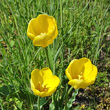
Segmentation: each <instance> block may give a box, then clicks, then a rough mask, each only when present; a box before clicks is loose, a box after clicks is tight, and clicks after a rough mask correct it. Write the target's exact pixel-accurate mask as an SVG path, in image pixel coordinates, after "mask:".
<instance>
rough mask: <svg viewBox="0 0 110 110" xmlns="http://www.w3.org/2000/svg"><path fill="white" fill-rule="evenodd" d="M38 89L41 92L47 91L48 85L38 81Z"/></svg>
mask: <svg viewBox="0 0 110 110" xmlns="http://www.w3.org/2000/svg"><path fill="white" fill-rule="evenodd" d="M36 89H37V90H39V91H40V92H44V91H45V92H46V91H47V88H46V85H44V84H41V82H39V83H38V85H37V87H36Z"/></svg>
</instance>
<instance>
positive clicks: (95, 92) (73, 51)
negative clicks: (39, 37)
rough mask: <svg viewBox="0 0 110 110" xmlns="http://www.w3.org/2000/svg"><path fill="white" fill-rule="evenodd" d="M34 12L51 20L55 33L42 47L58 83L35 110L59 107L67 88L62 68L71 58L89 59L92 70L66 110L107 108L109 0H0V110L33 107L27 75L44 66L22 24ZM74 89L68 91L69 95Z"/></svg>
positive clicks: (109, 107) (109, 105)
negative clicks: (89, 81) (92, 74)
mask: <svg viewBox="0 0 110 110" xmlns="http://www.w3.org/2000/svg"><path fill="white" fill-rule="evenodd" d="M39 14H48V15H50V16H53V17H54V18H55V19H56V21H57V27H58V36H57V38H56V39H55V40H54V42H53V43H52V44H51V45H49V46H48V50H49V52H50V53H51V54H49V55H50V56H49V57H51V58H52V59H51V60H52V61H53V63H52V64H53V72H54V74H55V75H57V76H58V77H59V78H60V85H59V86H58V87H57V90H56V91H55V93H54V98H55V103H54V104H55V108H52V107H53V105H52V96H49V97H44V98H40V108H41V110H54V109H55V110H63V109H64V107H65V101H66V94H67V92H68V89H69V88H70V87H71V86H70V85H68V79H67V77H66V75H65V69H66V68H67V66H68V65H69V63H70V61H71V60H73V59H79V58H82V57H86V58H89V59H90V60H91V61H92V63H93V64H94V65H96V66H97V68H98V75H97V78H96V81H95V83H94V84H93V85H90V86H88V87H87V88H85V89H79V93H78V95H77V96H76V99H75V100H74V101H73V102H72V107H70V108H69V110H110V92H109V91H110V1H109V0H0V110H37V103H38V102H37V99H38V96H36V95H34V94H33V92H32V90H31V86H30V78H31V72H32V70H33V69H36V68H38V69H41V68H44V67H48V63H47V60H46V55H45V54H46V53H45V51H44V48H42V47H38V46H33V43H32V41H31V40H30V39H29V38H28V36H27V27H28V23H29V21H30V20H31V19H32V18H36V17H37V16H38V15H39ZM73 92H74V89H73V90H72V91H71V92H70V94H69V96H68V97H69V98H70V97H72V93H73Z"/></svg>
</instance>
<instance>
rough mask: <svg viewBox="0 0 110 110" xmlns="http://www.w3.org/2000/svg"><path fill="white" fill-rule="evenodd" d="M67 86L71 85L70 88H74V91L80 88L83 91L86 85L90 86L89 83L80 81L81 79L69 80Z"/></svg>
mask: <svg viewBox="0 0 110 110" xmlns="http://www.w3.org/2000/svg"><path fill="white" fill-rule="evenodd" d="M68 84H69V85H71V86H73V87H74V89H78V88H82V89H84V88H86V87H87V86H88V85H90V84H91V83H90V82H89V83H88V82H86V81H84V80H82V79H80V80H79V79H73V80H70V81H69V82H68Z"/></svg>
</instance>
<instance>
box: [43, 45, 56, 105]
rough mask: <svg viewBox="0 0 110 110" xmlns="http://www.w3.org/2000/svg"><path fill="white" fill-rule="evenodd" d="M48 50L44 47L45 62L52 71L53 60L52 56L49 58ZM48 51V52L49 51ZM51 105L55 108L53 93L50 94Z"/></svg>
mask: <svg viewBox="0 0 110 110" xmlns="http://www.w3.org/2000/svg"><path fill="white" fill-rule="evenodd" d="M48 49H49V47H46V48H45V53H46V57H47V62H48V65H49V68H50V69H51V70H52V71H53V63H52V62H53V60H52V56H50V57H51V58H50V57H49V54H50V53H49V52H48ZM49 51H50V50H49ZM52 103H53V104H54V107H55V95H54V93H53V94H52Z"/></svg>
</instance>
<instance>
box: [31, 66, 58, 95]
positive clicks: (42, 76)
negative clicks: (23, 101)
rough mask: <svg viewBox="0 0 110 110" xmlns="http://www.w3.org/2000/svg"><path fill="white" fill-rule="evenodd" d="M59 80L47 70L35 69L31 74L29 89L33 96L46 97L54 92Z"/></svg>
mask: <svg viewBox="0 0 110 110" xmlns="http://www.w3.org/2000/svg"><path fill="white" fill-rule="evenodd" d="M59 83H60V79H59V78H58V77H57V76H56V75H53V74H52V71H51V70H50V69H49V68H43V69H41V70H39V69H35V70H33V71H32V73H31V89H32V91H33V92H34V94H35V95H38V96H41V97H46V96H50V95H52V93H54V92H55V90H56V88H57V86H58V85H59Z"/></svg>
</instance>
